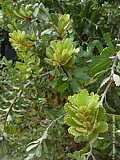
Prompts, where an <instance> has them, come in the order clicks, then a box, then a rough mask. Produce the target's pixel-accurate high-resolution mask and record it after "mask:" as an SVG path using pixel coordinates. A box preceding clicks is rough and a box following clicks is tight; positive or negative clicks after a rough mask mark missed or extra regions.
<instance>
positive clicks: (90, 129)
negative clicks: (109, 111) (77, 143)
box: [64, 90, 108, 141]
mask: <svg viewBox="0 0 120 160" xmlns="http://www.w3.org/2000/svg"><path fill="white" fill-rule="evenodd" d="M65 112H66V114H65V118H64V121H65V123H66V124H67V125H68V126H69V129H68V132H69V133H70V134H72V135H73V136H74V137H75V138H78V139H79V140H84V141H93V140H94V139H96V137H97V136H98V134H99V133H103V132H105V131H107V129H108V125H107V121H106V116H105V114H106V112H105V109H104V108H103V106H102V105H101V102H100V101H99V96H98V95H97V94H94V93H93V92H92V93H90V94H89V93H88V91H87V90H81V92H80V93H78V94H74V95H73V96H69V97H68V102H67V103H66V104H65Z"/></svg>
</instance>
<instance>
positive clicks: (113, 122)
mask: <svg viewBox="0 0 120 160" xmlns="http://www.w3.org/2000/svg"><path fill="white" fill-rule="evenodd" d="M115 128H116V127H115V116H114V115H113V116H112V129H113V130H112V160H115V155H116V146H115V144H116V135H115V130H116V129H115Z"/></svg>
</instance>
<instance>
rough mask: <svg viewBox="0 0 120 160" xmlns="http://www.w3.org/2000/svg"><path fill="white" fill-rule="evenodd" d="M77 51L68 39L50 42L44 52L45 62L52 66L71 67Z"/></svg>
mask: <svg viewBox="0 0 120 160" xmlns="http://www.w3.org/2000/svg"><path fill="white" fill-rule="evenodd" d="M76 52H78V49H76V48H75V47H74V43H73V41H72V40H71V39H70V38H67V39H64V40H62V41H61V40H58V41H52V42H51V43H50V47H48V48H47V50H46V55H47V57H48V58H46V61H47V62H48V63H49V64H51V65H53V66H57V67H58V66H72V65H73V64H74V58H75V53H76Z"/></svg>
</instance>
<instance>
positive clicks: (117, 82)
mask: <svg viewBox="0 0 120 160" xmlns="http://www.w3.org/2000/svg"><path fill="white" fill-rule="evenodd" d="M113 80H114V82H115V85H116V86H117V87H119V86H120V76H118V75H117V74H113Z"/></svg>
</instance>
